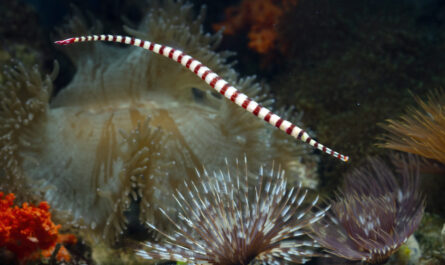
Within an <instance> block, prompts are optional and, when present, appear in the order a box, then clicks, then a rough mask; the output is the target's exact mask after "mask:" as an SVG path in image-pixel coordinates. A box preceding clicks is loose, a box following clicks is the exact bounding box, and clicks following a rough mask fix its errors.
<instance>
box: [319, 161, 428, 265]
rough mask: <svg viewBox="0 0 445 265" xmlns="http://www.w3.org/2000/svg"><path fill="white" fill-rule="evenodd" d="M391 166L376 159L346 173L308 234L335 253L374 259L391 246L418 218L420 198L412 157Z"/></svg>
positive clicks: (383, 255)
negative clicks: (395, 170)
mask: <svg viewBox="0 0 445 265" xmlns="http://www.w3.org/2000/svg"><path fill="white" fill-rule="evenodd" d="M404 161H405V163H404V166H403V167H399V168H398V174H399V175H400V176H401V177H402V182H401V184H398V183H397V180H396V177H395V175H394V173H393V172H392V171H391V169H390V168H389V167H388V166H386V165H385V163H384V162H383V161H381V160H379V159H370V160H369V164H368V165H367V166H365V167H363V168H360V169H356V170H355V171H353V172H352V173H351V174H349V175H347V176H346V179H345V185H344V189H343V191H342V195H339V196H338V198H337V200H336V201H334V202H333V203H332V208H331V212H330V213H328V214H327V216H328V217H329V218H328V219H327V220H326V221H321V222H319V223H316V224H314V226H313V234H312V235H311V236H312V237H313V238H314V239H315V240H317V242H318V243H320V244H321V245H322V246H323V247H325V248H326V249H328V250H327V251H328V252H329V253H331V254H333V255H336V256H338V257H341V258H344V259H347V260H352V261H357V262H360V261H365V262H367V263H371V264H380V263H383V262H385V261H386V260H388V258H389V257H390V256H391V255H392V254H393V253H394V252H395V251H397V250H398V249H399V248H400V246H401V245H402V244H403V243H404V242H405V241H406V240H407V239H408V238H409V236H411V235H412V234H413V233H414V231H415V230H416V229H417V227H418V226H419V224H420V221H421V219H422V216H423V212H424V202H423V199H422V195H421V194H420V192H419V190H418V189H419V171H418V168H413V167H412V165H413V164H416V163H418V161H417V160H416V159H415V158H414V157H408V158H405V159H404Z"/></svg>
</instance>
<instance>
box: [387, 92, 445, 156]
mask: <svg viewBox="0 0 445 265" xmlns="http://www.w3.org/2000/svg"><path fill="white" fill-rule="evenodd" d="M416 101H417V104H418V107H417V108H412V107H411V108H409V109H408V112H407V114H406V115H405V116H402V117H401V118H400V119H399V120H387V123H386V124H384V125H382V127H383V128H384V129H385V130H387V131H388V133H387V134H386V135H385V136H384V137H383V140H384V141H385V142H384V143H382V144H380V146H381V147H385V148H390V149H394V150H399V151H403V152H408V153H413V154H418V155H421V156H423V157H426V158H430V159H435V160H437V161H439V162H441V163H442V164H445V109H444V106H445V93H444V92H443V90H435V91H433V92H430V94H429V95H428V99H427V100H426V101H423V100H421V99H420V98H416Z"/></svg>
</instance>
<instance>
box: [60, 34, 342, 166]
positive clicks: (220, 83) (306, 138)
mask: <svg viewBox="0 0 445 265" xmlns="http://www.w3.org/2000/svg"><path fill="white" fill-rule="evenodd" d="M87 41H109V42H118V43H125V44H129V45H133V46H137V47H141V48H144V49H146V50H149V51H152V52H154V53H157V54H161V55H163V56H165V57H168V58H170V59H172V60H174V61H176V62H178V63H180V64H182V65H183V66H185V67H186V68H188V69H189V70H190V71H192V72H194V73H195V74H196V75H197V76H198V77H200V78H201V79H203V80H204V81H205V82H206V83H207V84H209V85H210V86H211V87H213V88H214V89H215V90H216V91H218V92H219V93H221V94H222V95H223V96H224V97H226V98H227V99H230V100H231V101H232V102H234V103H235V104H237V105H238V106H240V107H242V108H244V109H246V110H247V111H248V112H250V113H252V114H253V115H255V116H257V117H258V118H260V119H262V120H264V121H266V122H268V123H270V124H271V125H273V126H275V127H277V128H279V129H280V130H282V131H284V132H286V133H287V134H289V135H291V136H293V137H294V138H296V139H298V140H301V141H303V142H306V143H308V144H310V145H311V146H313V147H314V148H317V149H319V150H321V151H322V152H323V153H326V154H328V155H331V156H333V157H335V158H338V159H340V160H342V161H344V162H347V161H348V160H349V157H348V156H345V155H342V154H340V153H338V152H336V151H334V150H332V149H330V148H328V147H326V146H324V145H322V144H321V143H318V142H317V141H315V140H314V139H312V138H311V137H310V135H309V134H308V133H307V132H305V131H304V130H303V129H301V128H299V127H298V126H296V125H295V124H293V123H291V122H290V121H287V120H285V119H283V118H281V117H280V116H278V115H276V114H274V113H273V112H272V111H270V110H269V109H267V108H265V107H263V106H261V105H260V104H258V103H257V102H255V101H254V100H252V99H251V98H249V97H248V96H246V95H245V94H243V93H241V92H240V91H238V89H236V88H235V87H233V86H231V85H230V84H229V83H228V82H227V81H225V80H224V79H222V78H221V77H220V76H219V75H217V74H216V73H214V72H213V71H212V70H210V69H209V68H208V67H207V66H205V65H203V64H202V63H201V62H200V61H198V60H196V59H194V58H193V57H191V56H190V55H187V54H185V53H184V52H182V51H180V50H177V49H174V48H172V47H169V46H165V45H161V44H157V43H153V42H150V41H146V40H141V39H137V38H132V37H128V36H116V35H91V36H82V37H74V38H68V39H65V40H60V41H56V42H55V43H56V44H60V45H68V44H72V43H75V42H87Z"/></svg>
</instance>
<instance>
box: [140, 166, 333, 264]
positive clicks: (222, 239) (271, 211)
mask: <svg viewBox="0 0 445 265" xmlns="http://www.w3.org/2000/svg"><path fill="white" fill-rule="evenodd" d="M226 163H227V162H226ZM244 163H245V165H246V163H247V162H246V161H244ZM237 165H238V163H237ZM248 175H249V173H248V171H247V167H246V168H245V169H244V172H243V169H242V168H241V169H237V170H236V171H235V172H233V171H231V170H230V168H229V167H228V166H227V171H226V170H220V171H216V172H214V173H213V174H210V173H208V172H207V171H206V170H204V173H203V175H202V176H201V175H200V174H199V172H198V176H199V183H198V184H195V183H194V182H191V183H187V182H186V183H185V184H186V192H185V193H184V194H183V193H181V192H177V194H176V195H174V198H175V200H176V202H177V204H178V208H179V209H181V212H180V213H179V219H180V221H179V222H175V221H173V220H172V219H171V218H170V217H169V216H168V215H167V214H166V215H167V218H169V220H170V221H171V222H172V223H173V225H174V226H175V227H176V232H175V233H173V234H172V235H168V234H166V233H163V232H162V231H160V230H158V229H157V228H156V227H154V226H153V225H150V226H151V227H152V228H153V229H155V230H157V231H159V233H160V234H162V235H163V236H164V237H165V239H166V242H165V243H151V242H147V243H145V247H144V248H143V249H142V250H140V251H139V252H138V254H139V255H140V256H142V257H144V258H147V259H162V260H172V261H178V262H187V263H192V264H214V265H236V264H243V265H247V264H250V262H252V261H257V262H261V263H264V264H281V263H280V261H281V262H283V261H289V262H294V263H304V262H305V261H307V260H308V259H309V258H310V257H311V256H316V255H317V254H316V252H315V251H314V250H313V247H314V246H315V245H316V244H315V243H314V242H312V241H310V240H301V239H300V237H301V236H302V235H304V232H303V230H304V229H306V228H308V227H309V225H310V224H312V223H314V222H317V221H318V220H319V219H321V218H322V217H323V216H324V214H325V212H326V210H327V209H322V210H320V211H318V212H316V213H311V208H312V207H313V206H314V205H315V204H316V203H317V200H318V197H317V198H316V199H315V200H314V201H313V202H312V203H311V204H310V205H309V206H306V207H301V205H302V203H303V201H304V199H305V197H306V194H307V191H305V192H301V185H300V186H298V188H295V189H294V188H292V189H291V190H287V188H286V187H287V185H286V178H285V176H284V171H281V169H278V170H276V171H275V170H274V169H273V168H272V169H271V170H270V171H263V169H262V168H261V169H260V171H259V172H258V173H257V174H255V179H256V185H254V186H252V185H249V184H248V183H249V180H248V178H249V177H248ZM161 211H162V212H163V213H164V214H165V212H164V211H163V210H162V209H161ZM318 255H319V254H318Z"/></svg>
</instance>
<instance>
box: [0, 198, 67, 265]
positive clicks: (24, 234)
mask: <svg viewBox="0 0 445 265" xmlns="http://www.w3.org/2000/svg"><path fill="white" fill-rule="evenodd" d="M14 199H15V195H14V194H12V193H10V194H8V195H6V196H5V195H4V194H3V192H0V249H6V250H8V251H11V252H12V253H14V255H15V258H16V259H17V260H18V261H20V262H21V263H23V264H24V262H26V261H27V260H31V259H39V258H40V256H41V255H42V256H44V257H50V256H51V255H52V253H53V250H54V248H55V246H56V244H57V243H60V242H69V243H75V242H76V238H75V237H73V236H72V235H65V236H62V235H59V233H58V230H59V228H60V225H55V224H54V223H53V222H52V221H51V213H50V212H49V205H48V203H47V202H41V203H40V204H39V205H38V206H33V205H29V204H28V203H23V205H22V207H18V206H15V207H14V206H13V205H14ZM66 238H68V239H69V240H67V239H66ZM57 259H58V260H66V261H70V259H71V256H70V255H69V253H68V252H67V250H66V249H65V247H63V246H62V247H61V249H60V250H59V252H58V253H57ZM0 261H1V260H0Z"/></svg>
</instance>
